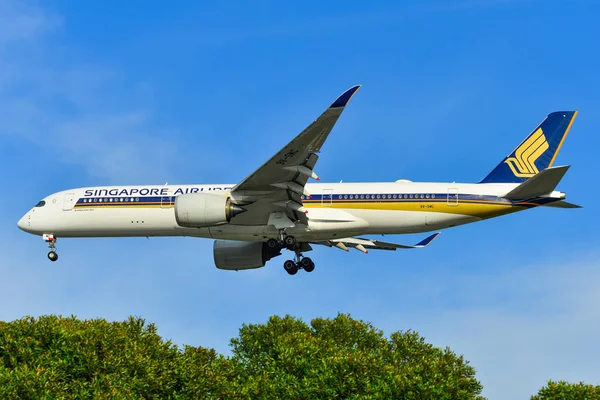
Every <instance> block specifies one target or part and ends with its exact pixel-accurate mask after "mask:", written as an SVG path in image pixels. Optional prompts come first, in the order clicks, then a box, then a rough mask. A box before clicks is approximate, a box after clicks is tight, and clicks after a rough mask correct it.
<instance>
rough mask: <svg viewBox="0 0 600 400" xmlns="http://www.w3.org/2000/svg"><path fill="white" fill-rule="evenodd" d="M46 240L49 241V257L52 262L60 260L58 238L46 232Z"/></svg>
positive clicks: (44, 237) (43, 236) (44, 236)
mask: <svg viewBox="0 0 600 400" xmlns="http://www.w3.org/2000/svg"><path fill="white" fill-rule="evenodd" d="M42 238H43V239H44V242H46V243H48V248H49V249H50V251H49V252H48V259H49V260H50V261H52V262H54V261H56V260H58V253H57V252H56V238H55V237H54V235H48V234H44V235H42Z"/></svg>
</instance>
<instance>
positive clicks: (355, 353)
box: [231, 314, 482, 399]
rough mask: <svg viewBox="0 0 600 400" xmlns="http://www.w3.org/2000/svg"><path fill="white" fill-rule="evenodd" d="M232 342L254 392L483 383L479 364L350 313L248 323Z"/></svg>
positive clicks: (442, 389) (425, 388)
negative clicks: (387, 332) (384, 329)
mask: <svg viewBox="0 0 600 400" xmlns="http://www.w3.org/2000/svg"><path fill="white" fill-rule="evenodd" d="M231 346H232V350H233V356H232V358H231V360H232V361H233V362H234V363H237V364H238V365H239V367H240V371H242V375H239V376H238V378H237V382H236V383H237V384H236V387H237V388H238V389H239V391H240V392H239V394H242V395H244V396H248V397H251V398H280V397H286V398H298V399H300V398H319V399H326V398H356V399H358V398H370V399H372V398H380V399H390V398H394V399H404V398H406V399H414V398H423V399H432V398H435V399H474V398H480V397H478V395H479V394H480V393H481V389H482V387H481V384H480V383H479V382H478V381H477V380H476V379H475V369H474V368H473V367H471V366H470V365H468V362H467V361H465V360H464V359H463V358H462V356H456V355H455V354H454V353H453V352H452V351H450V349H447V348H446V349H444V350H442V349H439V348H436V347H433V346H432V345H431V344H428V343H425V340H424V339H423V338H422V337H420V336H419V335H418V334H417V333H416V332H411V331H407V332H395V333H392V334H391V335H390V337H389V339H386V338H385V337H384V335H383V332H382V331H380V330H378V329H375V328H374V327H373V326H371V324H369V323H366V322H363V321H357V320H354V319H352V318H351V317H350V316H348V315H344V314H340V315H338V316H337V317H336V318H334V319H322V318H316V319H314V320H312V322H311V326H308V325H307V324H306V323H304V322H302V321H301V320H298V319H295V318H292V317H290V316H286V317H285V318H280V317H271V318H270V319H269V321H268V322H267V323H266V324H256V325H255V324H251V325H244V326H243V327H242V328H241V329H240V336H239V338H236V339H233V340H232V341H231Z"/></svg>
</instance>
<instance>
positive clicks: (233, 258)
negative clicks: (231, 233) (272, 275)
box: [213, 240, 281, 271]
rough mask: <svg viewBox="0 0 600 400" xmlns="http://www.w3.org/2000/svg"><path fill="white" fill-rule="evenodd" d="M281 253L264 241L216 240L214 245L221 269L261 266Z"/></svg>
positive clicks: (216, 260)
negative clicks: (270, 247)
mask: <svg viewBox="0 0 600 400" xmlns="http://www.w3.org/2000/svg"><path fill="white" fill-rule="evenodd" d="M280 254H281V253H280V252H279V251H278V250H272V249H269V247H268V246H267V244H266V243H264V242H240V241H237V240H215V244H214V246H213V255H214V258H215V265H216V266H217V268H219V269H227V270H236V271H237V270H240V269H254V268H261V267H264V266H265V263H266V262H267V261H269V260H270V259H271V258H273V257H276V256H278V255H280Z"/></svg>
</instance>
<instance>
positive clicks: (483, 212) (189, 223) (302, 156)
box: [17, 85, 580, 275]
mask: <svg viewBox="0 0 600 400" xmlns="http://www.w3.org/2000/svg"><path fill="white" fill-rule="evenodd" d="M359 88H360V85H357V86H353V87H351V88H350V89H348V90H347V91H345V92H344V93H343V94H342V95H341V96H339V97H338V98H337V99H336V100H335V101H334V102H333V103H332V104H331V105H330V106H329V108H327V109H326V110H325V112H324V113H323V114H322V115H321V116H319V117H318V118H317V119H316V120H315V121H314V122H312V123H311V124H310V125H309V126H308V127H307V128H306V129H304V131H302V132H301V133H300V134H299V135H298V136H296V137H295V138H294V139H293V140H292V141H291V142H289V143H288V144H287V145H285V146H284V147H283V148H282V149H281V150H280V151H279V152H277V153H276V154H275V155H274V156H273V157H271V158H270V159H269V160H268V161H267V162H265V163H264V164H263V165H262V166H261V167H259V168H258V169H257V170H256V171H254V172H253V173H252V174H250V175H249V176H248V177H247V178H246V179H244V180H243V181H241V182H239V183H237V184H216V185H167V184H165V185H162V186H161V185H154V186H152V185H151V186H99V187H84V188H77V189H69V190H64V191H60V192H57V193H53V194H51V195H49V196H47V197H45V198H44V199H42V200H41V201H40V202H39V203H37V204H36V205H35V206H34V207H33V208H32V209H31V210H30V211H28V212H27V213H26V214H25V215H24V216H23V217H22V218H21V219H20V220H19V221H18V223H17V225H18V227H19V228H20V229H22V230H23V231H25V232H28V233H31V234H34V235H41V236H42V238H43V240H44V241H45V242H46V243H47V244H48V247H49V248H50V251H49V253H48V258H49V259H50V260H51V261H56V260H57V259H58V254H57V252H56V240H57V239H58V238H73V237H135V236H137V237H144V236H145V237H153V236H191V237H198V238H212V239H215V241H214V245H213V257H214V263H215V265H216V267H217V268H219V269H223V270H236V271H237V270H247V269H254V268H260V267H264V266H265V264H266V263H267V261H269V260H270V259H272V258H274V257H276V256H279V255H281V252H282V251H283V250H284V249H288V250H291V251H292V252H293V253H294V257H293V259H291V260H287V261H285V262H284V269H285V271H287V272H288V273H289V274H290V275H294V274H296V273H297V272H298V271H299V270H300V269H302V270H304V271H306V272H312V271H313V270H314V269H315V263H314V262H313V261H312V260H311V259H310V258H309V257H306V256H305V255H304V253H306V252H308V251H310V250H312V249H313V246H315V245H324V246H328V247H336V248H338V249H341V250H345V251H349V248H353V249H356V250H358V251H361V252H363V253H368V251H369V250H397V249H415V248H423V247H425V246H427V245H429V244H430V243H431V242H432V241H433V240H434V239H435V238H436V237H437V236H438V235H439V232H437V233H434V234H432V235H431V236H429V237H427V238H425V239H424V240H422V241H420V242H419V243H417V244H415V245H412V246H410V245H402V244H395V243H389V242H385V241H380V240H376V239H372V238H368V237H362V236H364V235H391V234H406V233H420V232H431V231H438V230H440V229H445V228H449V227H454V226H457V225H463V224H468V223H473V222H477V221H482V220H486V219H490V218H495V217H499V216H502V215H506V214H510V213H514V212H517V211H522V210H527V209H530V208H535V207H540V206H543V207H557V208H580V206H577V205H575V204H572V203H569V202H566V201H565V199H566V194H565V193H563V192H560V191H556V190H555V189H556V187H557V185H558V183H559V182H560V180H561V179H562V178H563V176H564V174H565V173H566V172H567V170H568V169H569V166H568V165H567V166H557V167H555V166H553V164H554V161H555V159H556V156H557V154H558V152H559V150H560V148H561V146H562V144H563V142H564V140H565V137H566V136H567V134H568V132H569V129H570V128H571V125H572V123H573V121H574V119H575V117H576V116H577V111H557V112H553V113H551V114H548V116H547V117H546V118H545V119H544V120H543V121H542V122H541V123H540V124H539V125H538V126H537V127H536V128H535V129H534V130H533V131H532V132H531V133H530V134H529V136H527V138H526V139H525V140H524V141H523V142H521V143H520V144H519V145H518V146H517V147H516V148H515V149H514V150H513V151H512V152H511V153H510V154H509V155H508V156H507V157H505V158H504V159H503V160H502V161H501V162H500V163H499V164H498V165H497V166H496V167H495V168H494V169H493V170H492V171H491V172H490V173H489V174H488V175H487V176H486V177H485V178H484V179H483V180H482V181H480V182H478V183H454V182H451V183H429V182H411V181H409V180H405V179H401V180H397V181H395V182H367V183H342V182H340V183H321V182H311V183H308V180H309V179H314V180H316V181H319V180H320V179H319V177H318V175H317V174H316V173H315V171H314V167H315V165H316V163H317V160H318V155H317V154H318V153H320V151H321V147H322V146H323V144H324V143H325V140H326V139H327V137H328V135H329V133H330V132H331V130H332V129H333V127H334V125H335V123H336V122H337V120H338V118H339V117H340V115H341V114H342V112H343V110H344V109H345V108H346V106H347V104H348V102H349V101H350V99H351V98H352V96H353V95H354V94H355V93H356V92H357V91H358V89H359Z"/></svg>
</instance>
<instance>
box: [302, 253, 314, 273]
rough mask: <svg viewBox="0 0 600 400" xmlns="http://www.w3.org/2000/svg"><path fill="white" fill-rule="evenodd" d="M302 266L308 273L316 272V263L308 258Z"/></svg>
mask: <svg viewBox="0 0 600 400" xmlns="http://www.w3.org/2000/svg"><path fill="white" fill-rule="evenodd" d="M300 264H301V265H302V269H304V270H305V271H306V272H313V271H314V270H315V263H314V262H312V260H311V259H310V258H308V257H305V258H303V259H302V261H300Z"/></svg>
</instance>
